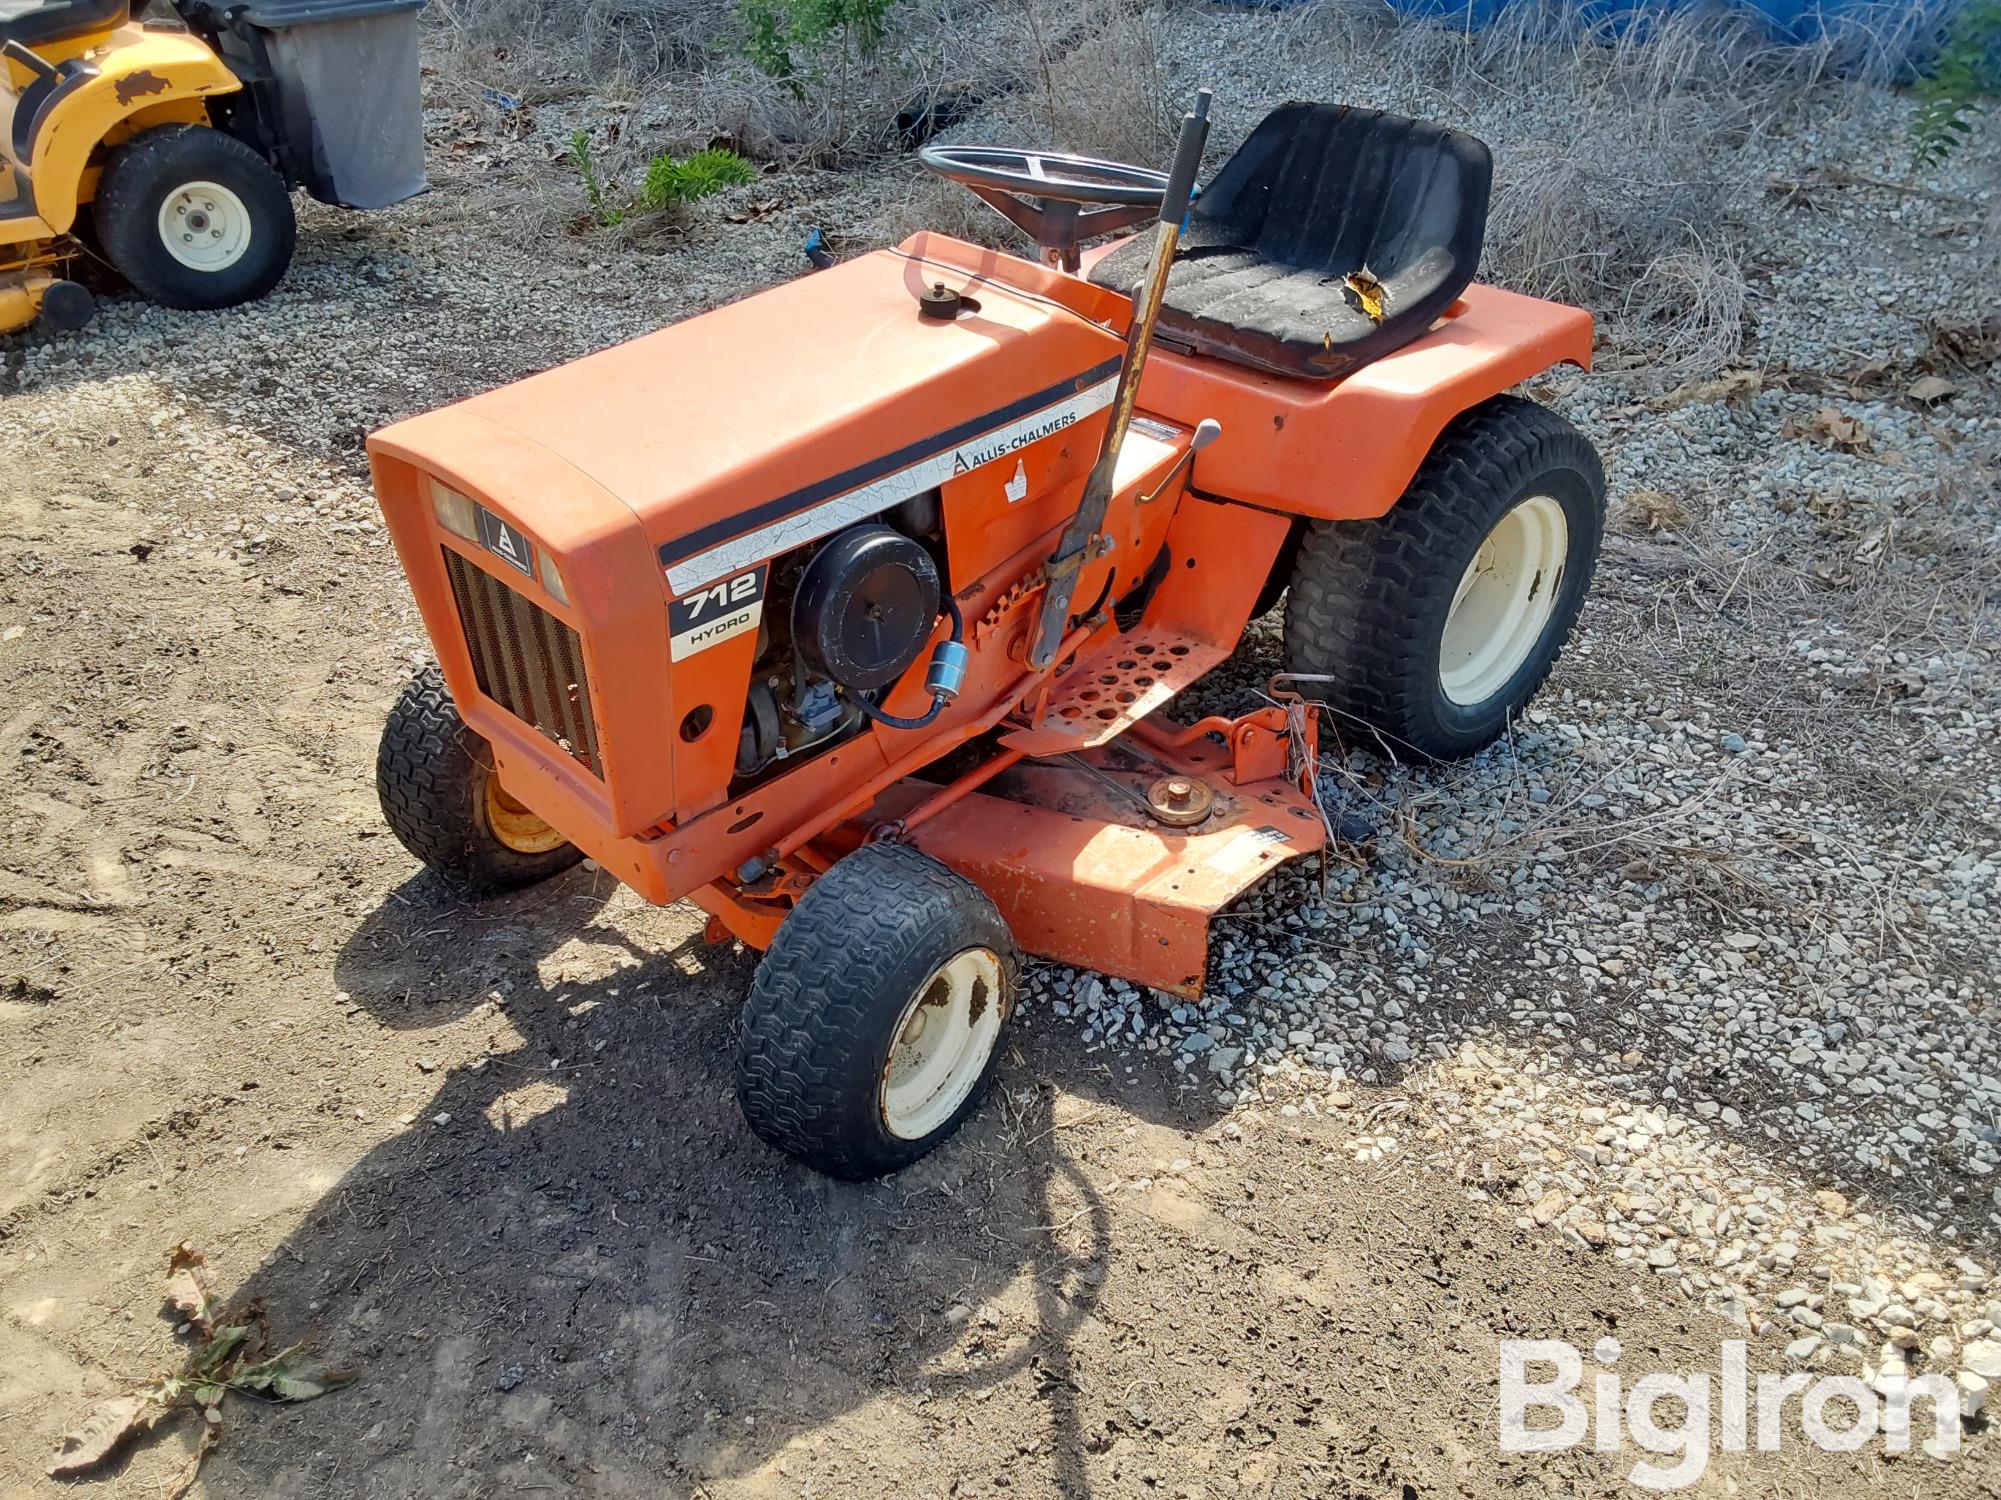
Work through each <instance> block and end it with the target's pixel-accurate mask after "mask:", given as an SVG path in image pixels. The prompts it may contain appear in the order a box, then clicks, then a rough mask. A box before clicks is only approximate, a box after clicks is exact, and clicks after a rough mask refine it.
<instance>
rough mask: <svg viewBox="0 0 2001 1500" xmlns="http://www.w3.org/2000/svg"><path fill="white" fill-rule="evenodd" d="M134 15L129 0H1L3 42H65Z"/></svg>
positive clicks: (0, 37) (0, 38) (29, 44)
mask: <svg viewBox="0 0 2001 1500" xmlns="http://www.w3.org/2000/svg"><path fill="white" fill-rule="evenodd" d="M131 15H132V10H131V5H130V3H129V0H39V3H37V0H0V42H19V43H20V44H21V45H22V46H24V47H39V46H42V45H44V44H46V43H49V42H65V41H68V40H69V39H70V38H71V37H77V36H89V35H90V34H91V33H92V32H94V31H109V30H111V29H112V28H113V27H115V26H122V25H124V24H125V22H126V21H128V20H130V19H131Z"/></svg>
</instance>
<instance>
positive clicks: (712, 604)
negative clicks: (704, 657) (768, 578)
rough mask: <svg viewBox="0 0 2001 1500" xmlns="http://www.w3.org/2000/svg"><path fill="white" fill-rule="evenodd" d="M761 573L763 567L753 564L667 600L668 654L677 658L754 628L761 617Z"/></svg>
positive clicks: (671, 657) (762, 594)
mask: <svg viewBox="0 0 2001 1500" xmlns="http://www.w3.org/2000/svg"><path fill="white" fill-rule="evenodd" d="M764 573H765V570H764V569H763V568H762V567H756V568H752V569H751V570H750V571H749V572H748V573H739V574H737V575H736V577H734V578H725V579H723V580H722V581H721V582H719V583H712V584H710V585H709V586H708V587H707V588H705V589H702V590H700V591H699V592H697V593H693V594H690V595H688V597H687V598H685V599H676V600H673V601H672V602H671V603H669V604H668V606H667V626H668V629H669V630H670V631H672V632H673V633H672V635H671V637H670V638H669V640H668V643H667V655H668V658H669V659H670V660H672V661H680V660H682V659H683V658H684V657H689V656H693V655H694V654H695V653H696V652H697V651H706V650H708V649H709V647H711V646H720V645H721V644H722V643H723V642H724V641H727V640H729V639H731V638H732V637H734V636H739V635H742V634H743V633H744V632H745V631H746V630H756V629H757V626H758V622H759V621H760V620H762V619H763V618H764Z"/></svg>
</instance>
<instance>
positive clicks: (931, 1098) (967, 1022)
mask: <svg viewBox="0 0 2001 1500" xmlns="http://www.w3.org/2000/svg"><path fill="white" fill-rule="evenodd" d="M1006 998H1007V997H1006V996H1005V995H1003V994H1002V993H1001V966H1000V959H999V957H998V956H997V955H996V954H995V953H994V952H993V951H992V950H991V949H988V948H968V949H967V950H966V951H965V952H964V953H961V954H959V955H958V956H957V957H955V958H949V959H947V960H946V961H945V962H944V963H942V964H940V965H939V966H938V967H937V968H936V969H935V970H933V971H932V973H931V977H930V978H928V979H926V980H925V981H924V983H923V984H921V985H919V986H918V988H917V993H916V994H915V995H913V996H911V999H910V1003H909V1004H908V1005H906V1006H904V1007H903V1014H902V1015H900V1016H898V1017H897V1018H896V1032H895V1040H894V1041H892V1042H891V1043H890V1046H889V1060H888V1061H887V1062H886V1063H885V1064H884V1065H883V1070H882V1087H881V1090H880V1093H879V1098H880V1101H881V1106H882V1123H883V1125H884V1126H885V1127H886V1128H887V1129H888V1131H889V1133H890V1134H891V1135H893V1136H895V1137H897V1139H899V1140H905V1141H917V1140H922V1139H923V1138H924V1137H925V1136H927V1135H929V1134H931V1132H932V1131H934V1130H936V1129H937V1128H938V1127H939V1126H941V1125H943V1124H944V1123H945V1122H946V1121H947V1120H949V1119H951V1118H952V1116H953V1114H954V1113H955V1112H956V1111H957V1110H958V1108H959V1106H960V1105H961V1104H964V1103H965V1102H966V1096H967V1095H968V1094H970V1093H971V1092H972V1091H973V1085H974V1084H975V1083H977V1082H979V1078H980V1074H981V1073H983V1072H984V1071H985V1070H986V1066H987V1059H988V1058H989V1057H991V1056H992V1055H993V1050H994V1042H995V1041H996V1039H998V1037H999V1036H1000V1027H1001V1022H1002V1020H1004V1019H1005V1016H1004V1014H1003V1011H1004V1009H1005V1005H1006Z"/></svg>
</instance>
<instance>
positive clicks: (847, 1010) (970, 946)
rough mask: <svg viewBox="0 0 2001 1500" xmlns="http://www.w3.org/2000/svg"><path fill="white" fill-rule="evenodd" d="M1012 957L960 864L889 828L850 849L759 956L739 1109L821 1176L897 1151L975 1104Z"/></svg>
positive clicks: (862, 1166) (989, 1072)
mask: <svg viewBox="0 0 2001 1500" xmlns="http://www.w3.org/2000/svg"><path fill="white" fill-rule="evenodd" d="M1019 967H1020V956H1019V953H1018V952H1017V950H1016V948H1015V944H1014V938H1013V936H1012V935H1011V934H1010V933H1009V932H1008V930H1007V924H1006V923H1005V922H1004V921H1003V920H1002V919H1001V915H1000V913H999V912H998V911H996V910H995V909H994V904H993V902H992V901H990V900H989V899H987V895H986V893H985V892H984V891H982V890H981V889H980V888H979V887H978V886H976V885H974V884H973V883H972V882H971V881H970V880H968V879H966V878H965V877H964V876H963V875H960V874H958V873H957V872H956V871H953V870H950V869H947V868H946V867H945V866H944V865H942V864H940V863H939V862H938V861H937V860H935V859H932V858H931V857H930V856H929V855H926V854H921V853H919V852H918V851H917V850H915V849H912V848H909V847H907V846H905V845H902V844H869V845H866V846H864V847H863V848H861V849H858V850H856V851H855V852H854V853H853V854H850V855H849V856H848V857H847V858H845V859H843V860H841V861H839V862H838V863H836V864H835V865H834V867H833V868H832V869H831V870H829V871H828V872H827V873H826V874H825V875H823V876H821V877H820V878H819V879H818V880H816V881H815V882H814V883H813V885H812V888H811V889H810V890H808V891H807V892H806V894H805V896H803V897H802V898H801V899H800V902H799V905H798V906H797V907H796V908H794V910H793V912H792V914H791V915H790V916H788V917H787V918H786V919H785V921H784V924H783V925H782V926H780V927H779V929H778V936H777V937H776V939H774V940H773V942H772V944H771V949H770V951H769V952H767V953H766V954H765V955H764V961H763V962H762V963H760V964H759V965H758V969H757V978H756V980H755V982H754V983H753V984H752V986H751V992H750V999H749V1000H747V1001H745V1002H744V1008H743V1030H742V1033H741V1035H740V1037H739V1040H738V1044H737V1063H736V1080H737V1102H738V1104H739V1105H741V1107H742V1109H743V1113H744V1118H745V1119H746V1120H747V1121H749V1123H750V1127H751V1129H752V1130H754V1131H755V1132H757V1134H758V1135H759V1136H760V1137H761V1138H762V1139H763V1140H765V1141H766V1142H767V1143H769V1144H770V1145H772V1146H775V1147H777V1148H778V1149H779V1150H780V1151H783V1152H785V1153H786V1154H787V1155H788V1156H792V1157H795V1158H796V1159H798V1160H799V1161H802V1162H804V1163H805V1164H806V1165H807V1166H809V1167H813V1168H815V1169H816V1170H818V1171H821V1172H825V1173H826V1174H827V1175H829V1176H830V1177H841V1178H847V1179H850V1180H860V1179H864V1178H869V1177H880V1176H882V1175H883V1174H884V1173H886V1172H894V1171H896V1170H897V1169H898V1168H899V1167H904V1166H908V1165H909V1164H910V1163H911V1162H914V1161H916V1160H917V1159H918V1158H919V1157H920V1156H923V1155H924V1154H925V1153H926V1152H928V1151H930V1150H931V1149H932V1148H933V1147H935V1146H937V1145H938V1144H939V1143H940V1142H942V1141H943V1140H944V1139H945V1138H946V1137H947V1136H949V1135H951V1133H952V1132H953V1131H954V1130H956V1129H958V1128H959V1124H960V1122H961V1121H963V1120H964V1119H965V1118H966V1117H967V1116H968V1115H970V1114H971V1113H972V1112H973V1110H974V1109H976V1108H977V1107H978V1106H979V1102H980V1099H981V1097H982V1096H983V1095H984V1094H985V1092H986V1088H987V1084H988V1081H989V1080H990V1079H991V1078H992V1076H993V1070H994V1064H995V1061H996V1059H997V1058H998V1057H999V1041H1000V1035H1001V1031H1002V1028H1003V1027H1004V1025H1005V1023H1006V1021H1007V1018H1008V1016H1009V1015H1010V1014H1011V1013H1012V1011H1013V1009H1014V986H1015V975H1016V972H1017V970H1018V969H1019Z"/></svg>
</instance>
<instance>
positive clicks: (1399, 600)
mask: <svg viewBox="0 0 2001 1500" xmlns="http://www.w3.org/2000/svg"><path fill="white" fill-rule="evenodd" d="M1604 530H1605V475H1604V470H1603V468H1602V467H1601V466H1600V464H1599V461H1598V455H1597V453H1596V452H1595V451H1594V450H1593V449H1592V447H1591V444H1590V443H1589V442H1588V441H1587V440H1586V439H1585V437H1584V436H1583V434H1582V433H1580V432H1578V431H1577V429H1576V428H1574V427H1572V426H1571V425H1570V423H1568V422H1567V421H1565V420H1564V419H1563V418H1562V417H1560V416H1558V415H1557V414H1556V413H1555V412H1553V411H1549V410H1547V409H1545V408H1543V407H1540V406H1538V405H1536V404H1535V403H1534V402H1532V401H1524V400H1520V399H1518V398H1516V397H1512V396H1497V397H1495V398H1493V399H1492V400H1490V401H1485V402H1482V403H1481V404H1480V405H1479V406H1476V407H1474V408H1472V409H1471V410H1470V411H1467V412H1465V413H1463V414H1461V415H1460V416H1459V417H1458V418H1456V419H1455V420H1454V421H1453V422H1452V424H1451V425H1450V426H1448V427H1447V428H1446V429H1445V431H1444V433H1442V434H1441V435H1440V437H1439V439H1438V442H1437V443H1436V444H1435V445H1434V446H1433V448H1432V450H1431V452H1430V454H1428V455H1427V456H1426V458H1425V460H1424V463H1423V464H1422V465H1420V466H1419V468H1418V472H1417V476H1416V478H1414V479H1413V480H1412V481H1411V483H1410V488H1409V489H1407V490H1406V491H1405V492H1404V495H1403V498H1402V499H1400V500H1399V501H1398V502H1397V503H1396V505H1395V506H1394V507H1393V508H1392V509H1391V510H1390V511H1389V513H1388V514H1386V515H1384V516H1381V517H1379V518H1377V519H1375V520H1371V521H1321V522H1315V523H1313V524H1311V525H1310V526H1309V527H1308V528H1307V530H1306V534H1305V536H1304V537H1303V538H1302V540H1301V543H1300V548H1299V555H1298V557H1297V558H1296V559H1295V560H1294V563H1293V570H1292V592H1291V599H1290V602H1289V603H1288V604H1287V606H1286V617H1285V664H1286V668H1287V670H1288V671H1293V672H1310V673H1324V674H1327V675H1328V676H1331V677H1332V678H1333V679H1334V681H1333V682H1332V683H1331V684H1329V685H1328V686H1327V687H1326V688H1325V689H1323V690H1321V691H1322V696H1324V697H1325V698H1326V700H1327V701H1328V703H1329V704H1330V705H1331V706H1332V707H1333V708H1334V710H1335V711H1336V714H1337V716H1338V718H1337V723H1339V724H1340V725H1341V726H1342V727H1344V728H1345V727H1356V728H1361V729H1365V730H1373V731H1375V732H1376V733H1377V734H1379V735H1381V736H1382V737H1383V739H1384V741H1385V742H1386V743H1387V744H1388V746H1389V748H1390V749H1391V750H1392V751H1394V752H1396V753H1398V754H1403V753H1405V752H1414V753H1415V754H1416V755H1417V756H1419V757H1422V758H1424V759H1429V760H1452V759H1456V758H1458V757H1460V756H1464V755H1471V754H1472V753H1473V752H1474V751H1476V750H1478V749H1480V748H1481V747H1482V746H1484V745H1487V744H1489V743H1491V742H1492V741H1493V740H1494V739H1496V738H1497V737H1498V736H1499V735H1500V734H1501V733H1502V732H1503V731H1504V730H1505V729H1506V728H1507V726H1508V723H1509V721H1510V720H1511V719H1513V718H1515V717H1516V716H1517V715H1518V714H1520V712H1521V711H1522V709H1523V708H1524V707H1525V706H1526V705H1527V703H1528V701H1529V699H1530V698H1531V697H1533V696H1534V695H1535V692H1536V690H1537V689H1538V688H1540V687H1541V686H1542V684H1543V681H1544V679H1545V678H1547V677H1548V676H1549V673H1550V669H1551V668H1552V667H1554V666H1555V665H1556V659H1557V656H1558V654H1559V653H1560V652H1561V651H1562V649H1563V645H1564V642H1565V641H1566V640H1568V639H1569V637H1570V632H1571V629H1572V627H1574V626H1575V625H1576V623H1577V614H1578V611H1579V609H1580V608H1581V607H1582V606H1583V603H1584V594H1585V590H1586V589H1587V588H1588V587H1589V586H1590V583H1591V574H1592V570H1593V568H1594V567H1595V566H1596V565H1597V561H1598V547H1599V543H1600V541H1601V540H1602V538H1603V536H1604Z"/></svg>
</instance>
